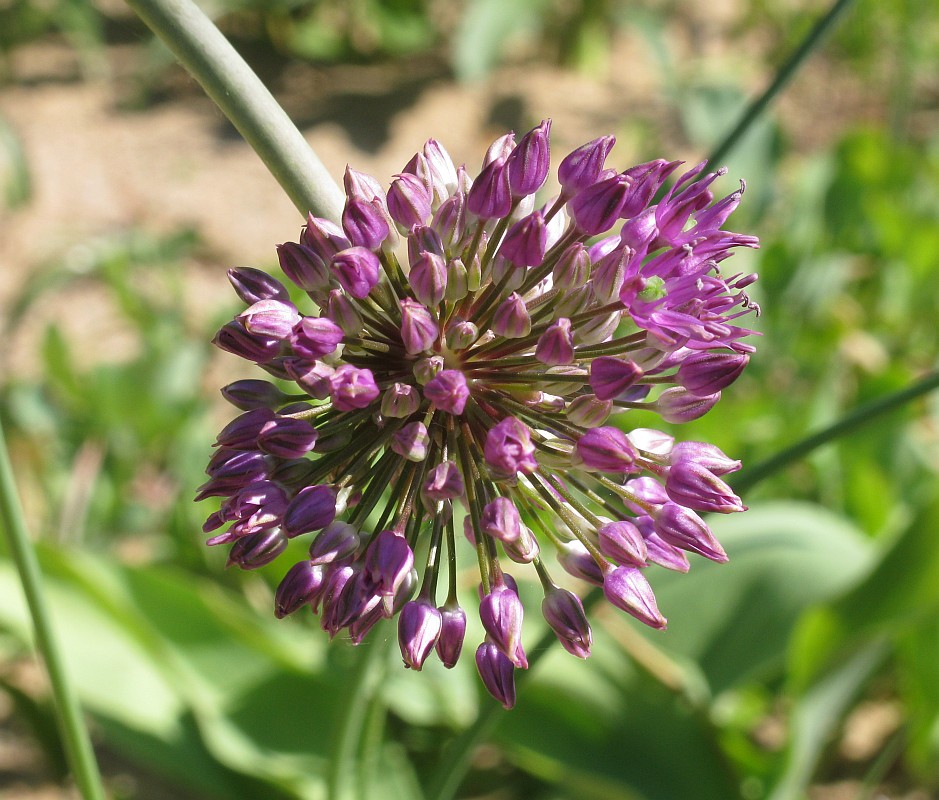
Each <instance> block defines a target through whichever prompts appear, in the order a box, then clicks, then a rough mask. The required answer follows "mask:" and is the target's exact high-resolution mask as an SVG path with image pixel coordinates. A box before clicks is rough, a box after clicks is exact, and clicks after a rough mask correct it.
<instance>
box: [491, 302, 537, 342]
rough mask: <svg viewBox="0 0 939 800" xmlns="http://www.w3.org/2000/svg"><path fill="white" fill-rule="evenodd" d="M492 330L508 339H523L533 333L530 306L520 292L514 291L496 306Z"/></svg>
mask: <svg viewBox="0 0 939 800" xmlns="http://www.w3.org/2000/svg"><path fill="white" fill-rule="evenodd" d="M492 330H493V333H495V334H496V335H497V336H504V337H505V338H506V339H521V338H522V337H523V336H528V334H529V333H531V316H530V315H529V313H528V306H526V305H525V301H524V300H523V299H522V296H521V295H520V294H518V292H512V294H510V295H509V296H508V297H506V298H505V300H503V301H502V302H501V303H500V304H499V307H498V308H496V313H495V314H494V315H493V317H492Z"/></svg>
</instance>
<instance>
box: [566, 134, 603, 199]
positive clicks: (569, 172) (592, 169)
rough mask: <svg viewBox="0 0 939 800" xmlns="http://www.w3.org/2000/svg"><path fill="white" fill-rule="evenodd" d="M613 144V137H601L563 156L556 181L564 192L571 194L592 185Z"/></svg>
mask: <svg viewBox="0 0 939 800" xmlns="http://www.w3.org/2000/svg"><path fill="white" fill-rule="evenodd" d="M615 143H616V137H615V136H601V137H600V138H599V139H594V140H593V141H592V142H587V144H584V145H581V146H580V147H578V148H577V149H576V150H574V151H573V152H572V153H570V154H568V155H567V156H565V157H564V160H563V161H562V162H561V164H560V166H559V167H558V181H559V182H560V184H561V186H562V187H564V191H565V192H566V193H569V194H573V193H574V192H577V191H580V190H581V189H583V188H585V187H587V186H590V185H591V184H592V183H594V182H595V181H596V180H597V176H599V174H600V172H601V171H602V170H603V164H604V162H605V161H606V157H607V156H608V155H609V153H610V150H612V149H613V145H614V144H615Z"/></svg>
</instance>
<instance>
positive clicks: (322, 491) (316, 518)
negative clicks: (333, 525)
mask: <svg viewBox="0 0 939 800" xmlns="http://www.w3.org/2000/svg"><path fill="white" fill-rule="evenodd" d="M335 518H336V492H335V491H334V490H333V488H332V487H331V486H326V485H325V484H323V485H319V486H307V487H305V488H303V489H301V490H300V491H299V492H297V496H296V497H294V499H293V500H291V501H290V505H288V506H287V510H286V511H285V512H284V531H285V533H286V534H287V536H289V537H290V538H293V537H294V536H299V535H300V534H301V533H309V532H310V531H318V530H319V529H320V528H325V527H326V526H327V525H329V523H330V522H332V521H333V520H334V519H335Z"/></svg>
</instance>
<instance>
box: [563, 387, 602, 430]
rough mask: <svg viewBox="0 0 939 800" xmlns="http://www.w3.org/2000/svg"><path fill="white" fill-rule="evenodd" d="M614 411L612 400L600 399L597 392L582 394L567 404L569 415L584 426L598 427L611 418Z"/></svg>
mask: <svg viewBox="0 0 939 800" xmlns="http://www.w3.org/2000/svg"><path fill="white" fill-rule="evenodd" d="M612 411H613V402H612V401H611V400H600V399H599V398H598V397H597V396H596V395H595V394H582V395H580V396H579V397H575V398H574V399H573V400H571V402H570V403H568V404H567V416H568V418H569V419H570V420H571V422H573V423H574V424H575V425H580V426H581V427H582V428H596V427H598V426H600V425H602V424H603V423H604V422H606V421H607V419H609V416H610V414H611V413H612Z"/></svg>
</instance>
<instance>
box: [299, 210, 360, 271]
mask: <svg viewBox="0 0 939 800" xmlns="http://www.w3.org/2000/svg"><path fill="white" fill-rule="evenodd" d="M300 239H301V241H302V243H303V244H305V245H306V246H307V247H309V248H311V249H312V250H313V251H314V252H315V253H316V254H317V255H318V256H319V257H320V258H321V259H323V261H329V260H330V259H331V258H332V257H333V256H334V255H336V253H338V252H339V251H340V250H345V249H346V248H347V247H350V246H351V245H352V242H350V241H349V239H348V238H346V234H345V231H343V230H342V228H340V227H339V226H338V225H337V224H336V223H335V222H333V221H332V220H328V219H323V218H322V217H314V216H313V215H312V214H307V218H306V227H305V228H304V229H303V233H302V234H301V235H300Z"/></svg>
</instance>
